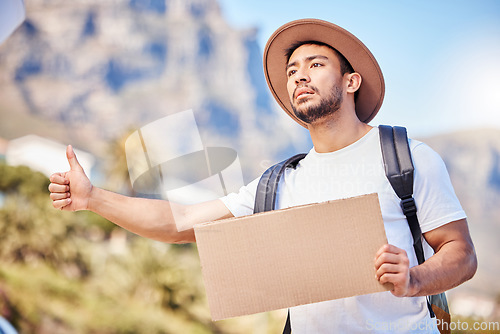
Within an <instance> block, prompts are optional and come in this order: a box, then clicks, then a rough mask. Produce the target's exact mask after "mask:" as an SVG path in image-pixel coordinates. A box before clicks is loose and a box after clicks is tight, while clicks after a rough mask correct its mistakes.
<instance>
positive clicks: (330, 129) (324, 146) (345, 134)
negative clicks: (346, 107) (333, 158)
mask: <svg viewBox="0 0 500 334" xmlns="http://www.w3.org/2000/svg"><path fill="white" fill-rule="evenodd" d="M339 111H340V110H339ZM308 129H309V133H310V134H311V140H312V142H313V145H314V149H315V150H316V152H318V153H328V152H334V151H338V150H340V149H342V148H344V147H347V146H349V145H351V144H353V143H354V142H356V141H358V140H359V139H361V138H362V137H363V136H364V135H366V134H367V133H368V132H369V131H370V130H371V129H372V127H371V126H369V125H368V124H366V123H363V122H361V121H360V120H359V119H358V118H357V116H356V114H355V113H349V114H347V115H345V114H344V115H341V114H340V113H338V114H336V115H332V117H328V118H326V119H323V120H319V121H317V122H315V123H314V124H310V125H309V127H308Z"/></svg>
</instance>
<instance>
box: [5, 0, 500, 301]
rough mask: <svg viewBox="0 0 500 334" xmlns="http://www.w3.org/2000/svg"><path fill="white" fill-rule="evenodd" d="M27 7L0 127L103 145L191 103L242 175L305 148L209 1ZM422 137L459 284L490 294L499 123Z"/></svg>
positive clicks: (254, 49)
mask: <svg viewBox="0 0 500 334" xmlns="http://www.w3.org/2000/svg"><path fill="white" fill-rule="evenodd" d="M26 6H27V19H26V21H25V22H24V24H23V25H22V26H21V27H20V28H19V29H18V30H17V31H16V32H15V34H14V35H12V36H11V37H10V38H9V39H8V40H7V41H6V42H4V43H3V44H2V45H0V137H4V138H6V139H12V138H15V137H17V136H20V135H23V134H26V132H28V133H35V134H39V135H43V136H46V137H51V138H53V139H58V140H60V141H62V142H64V143H73V144H74V145H76V146H79V147H81V148H83V149H86V150H88V151H90V152H93V153H94V154H96V155H97V156H103V155H105V147H107V145H108V144H109V142H110V141H113V140H116V138H120V137H123V136H126V135H127V134H129V133H131V131H133V130H136V129H138V128H140V127H142V126H144V125H146V124H148V123H150V122H153V121H155V120H157V119H160V118H162V117H164V116H166V115H170V114H174V113H178V112H180V111H183V110H186V109H193V111H194V113H195V117H196V122H197V124H198V127H199V130H200V135H201V138H202V139H203V141H204V144H205V145H206V146H226V147H232V148H234V149H235V150H236V151H237V152H238V154H239V156H240V159H241V165H242V166H243V168H244V169H245V170H244V176H245V179H246V181H249V178H253V177H256V176H257V175H258V173H260V172H261V171H262V170H263V169H264V168H265V167H267V166H268V165H269V164H270V163H271V161H276V160H278V159H280V158H284V157H285V156H289V155H291V154H292V153H296V151H304V148H306V147H307V145H304V143H305V142H307V139H306V137H304V136H303V135H302V133H301V132H293V134H292V132H291V130H290V132H288V131H289V130H287V129H290V128H291V127H292V128H298V127H297V126H295V125H292V126H289V125H291V124H293V121H291V120H289V119H288V117H287V116H286V115H284V113H283V112H281V111H275V110H274V108H275V104H274V102H273V101H272V98H271V97H270V95H269V94H268V92H267V86H266V83H265V79H264V76H263V73H262V60H261V50H260V49H259V46H258V44H257V41H256V36H257V33H258V32H257V30H255V29H253V30H237V29H234V28H232V27H231V26H229V25H228V24H227V22H226V21H225V20H224V18H223V16H222V14H221V10H220V8H219V5H218V3H217V1H216V0H71V1H66V0H30V1H27V2H26ZM278 123H279V124H278ZM423 141H425V142H426V143H428V144H429V145H430V146H431V147H433V148H434V149H435V150H436V151H438V153H440V154H441V156H442V157H443V159H444V160H445V162H446V164H447V167H448V169H449V172H450V175H451V178H452V181H453V184H454V186H455V189H456V192H457V194H458V196H459V198H460V200H461V202H462V204H463V206H464V208H465V209H466V212H467V213H468V216H469V224H470V229H471V233H472V236H473V239H474V242H475V246H476V249H477V253H478V257H479V264H480V267H479V271H478V274H477V275H476V277H475V278H474V279H473V280H472V281H471V282H469V283H467V284H466V285H465V286H464V288H465V289H469V290H471V291H480V292H484V293H493V294H498V293H499V292H500V286H499V284H498V282H497V280H496V277H498V276H499V275H500V272H499V269H500V259H499V258H498V257H496V254H497V253H499V252H500V246H499V244H498V242H496V238H497V236H498V235H499V233H500V209H499V207H500V206H499V203H500V131H499V130H477V131H470V132H459V133H452V134H446V135H441V136H436V137H432V138H424V139H423ZM300 143H302V144H300ZM299 146H300V148H297V147H299ZM492 288H493V292H492V290H491V289H492Z"/></svg>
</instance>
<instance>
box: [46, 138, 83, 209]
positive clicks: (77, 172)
mask: <svg viewBox="0 0 500 334" xmlns="http://www.w3.org/2000/svg"><path fill="white" fill-rule="evenodd" d="M66 157H67V158H68V162H69V166H70V170H69V171H68V172H65V173H54V174H52V175H51V176H50V182H51V183H50V185H49V191H50V199H52V205H53V206H54V208H56V209H61V210H67V211H77V210H86V209H88V203H89V198H90V193H91V191H92V184H91V183H90V180H89V178H88V177H87V175H85V172H84V171H83V168H82V166H81V165H80V163H79V162H78V159H77V158H76V155H75V152H74V151H73V148H72V147H71V145H70V146H68V147H67V149H66Z"/></svg>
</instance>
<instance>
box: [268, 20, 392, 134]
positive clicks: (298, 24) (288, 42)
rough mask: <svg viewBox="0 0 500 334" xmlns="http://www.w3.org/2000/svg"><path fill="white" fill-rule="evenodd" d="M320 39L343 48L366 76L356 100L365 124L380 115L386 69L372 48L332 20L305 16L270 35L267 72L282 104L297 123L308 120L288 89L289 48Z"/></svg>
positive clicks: (274, 94) (353, 63)
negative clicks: (297, 113) (297, 110)
mask: <svg viewBox="0 0 500 334" xmlns="http://www.w3.org/2000/svg"><path fill="white" fill-rule="evenodd" d="M306 41H317V42H322V43H325V44H328V45H330V46H332V47H333V48H335V49H336V50H337V51H339V52H340V53H341V54H342V55H343V56H344V57H345V58H346V59H347V60H348V61H349V63H350V64H351V66H352V67H353V69H354V71H356V72H357V73H359V74H360V75H361V77H362V83H361V87H360V88H359V91H358V96H357V99H356V114H357V116H358V118H359V119H360V120H361V121H362V122H365V123H368V122H370V121H371V120H372V119H373V118H374V117H375V115H376V114H377V112H378V110H379V109H380V106H381V105H382V102H383V100H384V93H385V83H384V77H383V75H382V71H381V69H380V67H379V65H378V63H377V61H376V60H375V57H374V56H373V55H372V53H371V52H370V50H368V48H367V47H366V46H365V45H364V44H363V43H362V42H361V41H360V40H359V39H358V38H356V36H354V35H353V34H351V33H350V32H348V31H347V30H345V29H343V28H341V27H339V26H337V25H335V24H333V23H330V22H326V21H322V20H317V19H302V20H296V21H292V22H289V23H287V24H285V25H283V26H281V27H280V28H279V29H278V30H276V31H275V32H274V34H273V35H272V36H271V37H270V38H269V40H268V42H267V44H266V47H265V49H264V74H265V77H266V80H267V84H268V85H269V88H270V90H271V93H272V94H273V96H274V97H275V99H276V101H277V102H278V104H279V105H280V106H281V107H282V108H283V109H284V110H285V111H286V112H287V113H288V115H290V116H291V117H292V118H293V119H294V120H295V121H296V122H297V123H299V124H300V125H302V126H303V127H305V128H307V123H305V122H303V121H301V120H300V119H298V118H297V116H295V114H294V112H293V110H292V106H291V104H290V98H289V95H288V91H287V88H286V86H287V78H286V74H285V68H286V65H287V61H288V59H287V58H286V50H287V49H288V48H289V47H290V46H292V45H293V44H296V43H297V42H306Z"/></svg>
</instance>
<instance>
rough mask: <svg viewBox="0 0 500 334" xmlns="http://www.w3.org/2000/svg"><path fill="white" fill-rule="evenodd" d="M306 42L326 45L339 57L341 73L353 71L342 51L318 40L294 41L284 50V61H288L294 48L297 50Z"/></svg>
mask: <svg viewBox="0 0 500 334" xmlns="http://www.w3.org/2000/svg"><path fill="white" fill-rule="evenodd" d="M306 44H311V45H320V46H326V47H328V48H330V49H331V50H332V51H333V52H334V53H335V54H336V55H337V58H338V59H339V62H340V72H341V74H342V75H344V74H346V73H353V72H354V69H353V68H352V66H351V64H350V63H349V61H348V60H347V59H346V58H345V57H344V55H343V54H342V53H340V52H339V51H338V50H337V49H335V48H334V47H333V46H331V45H328V44H326V43H323V42H318V41H302V42H296V43H294V44H292V45H291V46H290V47H289V48H288V49H286V50H285V57H286V61H287V62H288V61H289V60H290V57H291V56H292V53H294V51H295V50H297V49H298V48H299V47H301V46H302V45H306Z"/></svg>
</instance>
